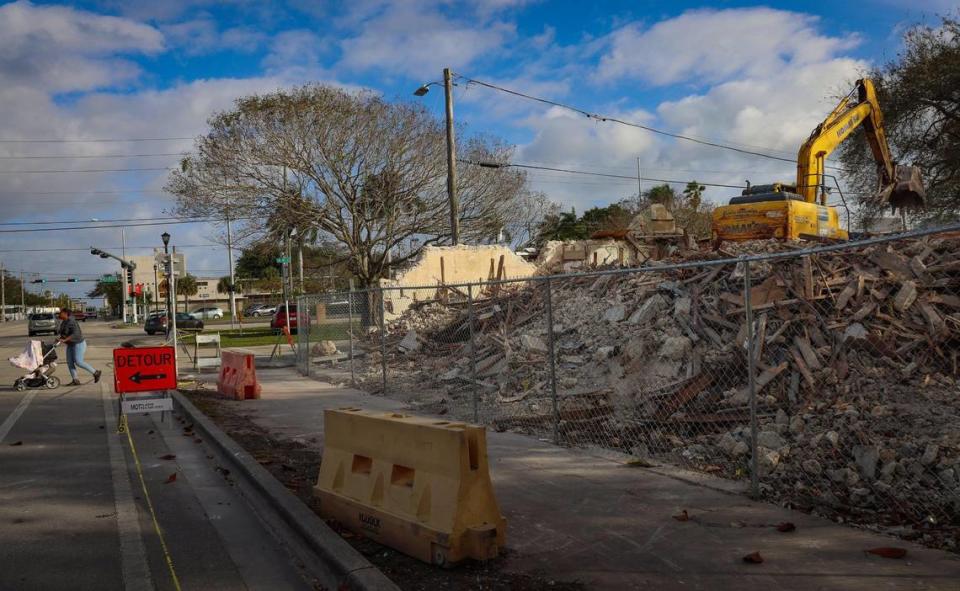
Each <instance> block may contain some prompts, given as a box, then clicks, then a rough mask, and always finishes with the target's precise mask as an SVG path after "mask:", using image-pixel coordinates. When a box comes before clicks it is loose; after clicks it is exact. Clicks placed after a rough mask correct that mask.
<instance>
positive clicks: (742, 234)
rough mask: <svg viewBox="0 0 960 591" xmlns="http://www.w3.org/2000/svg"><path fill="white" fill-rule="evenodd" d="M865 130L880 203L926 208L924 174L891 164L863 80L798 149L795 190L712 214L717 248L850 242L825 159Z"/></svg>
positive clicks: (762, 188)
mask: <svg viewBox="0 0 960 591" xmlns="http://www.w3.org/2000/svg"><path fill="white" fill-rule="evenodd" d="M854 97H856V98H854ZM861 125H862V126H863V128H864V131H865V132H866V136H867V142H869V144H870V150H871V151H872V152H873V157H874V159H875V160H876V161H877V169H878V177H879V180H880V187H879V190H878V192H877V195H876V198H877V199H879V200H881V202H883V203H889V204H890V205H891V206H892V207H893V209H894V210H896V209H898V208H899V209H901V210H902V209H905V208H906V209H910V208H918V207H923V204H924V201H925V199H926V193H925V191H924V188H923V183H922V181H921V179H920V169H919V168H917V167H916V166H899V165H897V164H896V163H894V162H893V160H892V159H891V158H890V147H889V146H888V145H887V136H886V134H885V133H884V129H883V113H882V112H881V111H880V104H879V103H878V102H877V94H876V90H875V89H874V86H873V82H872V81H870V79H868V78H863V79H860V80H857V86H856V88H855V89H854V90H853V91H852V92H851V93H850V94H848V95H847V96H846V97H845V98H844V99H843V100H841V101H840V104H838V105H837V107H836V108H835V109H834V110H833V111H832V112H831V113H830V115H828V116H827V118H826V119H824V121H823V123H821V124H820V125H818V126H817V128H816V129H814V130H813V133H811V134H810V137H809V138H807V141H805V142H804V143H803V145H802V146H800V152H799V153H798V154H797V183H796V185H787V184H784V183H774V184H771V185H754V186H752V187H748V188H747V189H744V191H743V193H742V195H740V196H739V197H734V198H732V199H731V200H730V204H729V205H723V206H721V207H717V208H716V209H715V210H714V211H713V237H714V240H715V242H716V243H717V244H719V243H721V242H723V241H741V240H757V239H768V238H779V239H785V240H799V239H808V240H821V241H825V240H826V241H829V240H847V239H848V234H847V231H846V230H844V229H843V228H841V227H840V216H839V215H838V214H837V210H836V209H835V208H834V207H830V206H828V205H827V195H828V193H829V190H828V188H827V179H830V178H833V177H831V175H829V174H827V173H826V159H827V156H829V155H830V153H831V152H833V151H834V150H835V149H836V148H837V146H839V145H840V143H841V142H843V140H845V139H847V137H849V136H850V134H851V133H853V132H854V130H856V129H857V128H858V127H859V126H861ZM838 188H839V187H838Z"/></svg>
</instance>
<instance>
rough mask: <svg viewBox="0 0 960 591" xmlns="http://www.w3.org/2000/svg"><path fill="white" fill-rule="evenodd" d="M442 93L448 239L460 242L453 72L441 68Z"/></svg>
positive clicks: (422, 92)
mask: <svg viewBox="0 0 960 591" xmlns="http://www.w3.org/2000/svg"><path fill="white" fill-rule="evenodd" d="M434 84H440V83H439V82H428V83H427V84H424V85H422V86H421V87H420V88H418V89H416V90H414V91H413V94H414V95H415V96H423V95H425V94H427V93H428V92H430V87H431V86H433V85H434ZM443 95H444V98H445V99H446V107H447V109H446V111H447V198H448V199H449V200H450V241H451V243H452V244H454V245H457V244H459V243H460V212H459V210H460V205H459V203H458V201H457V159H456V154H457V142H456V137H455V136H454V130H453V72H451V71H450V68H444V69H443Z"/></svg>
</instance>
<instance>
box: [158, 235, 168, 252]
mask: <svg viewBox="0 0 960 591" xmlns="http://www.w3.org/2000/svg"><path fill="white" fill-rule="evenodd" d="M160 240H163V252H167V246H168V245H169V244H170V233H169V232H164V233H163V234H160Z"/></svg>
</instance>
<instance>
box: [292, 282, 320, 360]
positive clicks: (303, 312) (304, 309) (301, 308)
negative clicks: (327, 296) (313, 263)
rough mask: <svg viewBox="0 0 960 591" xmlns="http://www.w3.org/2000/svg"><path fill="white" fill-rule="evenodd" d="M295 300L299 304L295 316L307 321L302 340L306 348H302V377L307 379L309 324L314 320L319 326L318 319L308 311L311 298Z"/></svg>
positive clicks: (311, 330) (310, 327)
mask: <svg viewBox="0 0 960 591" xmlns="http://www.w3.org/2000/svg"><path fill="white" fill-rule="evenodd" d="M297 299H298V300H300V304H299V305H298V306H297V314H300V318H305V319H306V320H307V334H306V336H304V340H305V341H306V347H303V366H304V371H303V375H305V376H307V377H308V378H309V377H310V333H311V332H313V322H311V319H314V320H316V322H317V326H319V325H320V319H319V318H314V314H313V313H312V312H311V311H310V302H311V301H313V298H311V297H309V296H300V297H299V298H297ZM314 309H316V304H314ZM301 345H302V343H301Z"/></svg>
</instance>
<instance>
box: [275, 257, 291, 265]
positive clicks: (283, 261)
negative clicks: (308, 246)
mask: <svg viewBox="0 0 960 591" xmlns="http://www.w3.org/2000/svg"><path fill="white" fill-rule="evenodd" d="M277 262H278V263H280V264H281V265H286V264H289V263H290V257H277Z"/></svg>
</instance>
